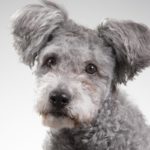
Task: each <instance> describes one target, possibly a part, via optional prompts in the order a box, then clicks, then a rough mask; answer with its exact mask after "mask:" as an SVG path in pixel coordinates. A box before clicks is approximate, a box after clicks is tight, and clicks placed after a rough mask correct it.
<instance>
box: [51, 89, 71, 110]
mask: <svg viewBox="0 0 150 150" xmlns="http://www.w3.org/2000/svg"><path fill="white" fill-rule="evenodd" d="M69 101H70V95H69V94H67V93H65V92H62V91H53V92H52V93H51V94H50V102H51V104H52V105H53V106H54V107H56V108H63V107H64V106H66V105H67V104H68V103H69Z"/></svg>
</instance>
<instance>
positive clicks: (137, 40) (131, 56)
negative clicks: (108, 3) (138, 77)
mask: <svg viewBox="0 0 150 150" xmlns="http://www.w3.org/2000/svg"><path fill="white" fill-rule="evenodd" d="M98 34H99V37H101V38H102V39H103V40H104V43H105V44H106V45H107V46H110V47H112V50H113V54H114V56H115V60H116V66H115V82H117V83H126V82H127V80H128V79H133V77H134V75H135V74H137V73H138V72H140V71H141V70H142V69H143V68H145V67H147V66H149V65H150V30H149V28H148V27H146V26H145V25H143V24H139V23H135V22H132V21H116V20H111V19H106V20H105V21H104V22H103V23H102V24H101V25H100V26H99V27H98Z"/></svg>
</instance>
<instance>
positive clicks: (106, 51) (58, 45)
mask: <svg viewBox="0 0 150 150" xmlns="http://www.w3.org/2000/svg"><path fill="white" fill-rule="evenodd" d="M12 28H13V35H14V46H15V48H16V50H17V52H18V54H19V56H20V58H21V60H22V61H23V63H25V64H27V65H29V66H30V67H31V69H32V70H33V72H34V75H35V77H36V80H37V85H36V87H37V90H36V91H37V93H36V95H37V97H36V99H37V104H36V109H37V112H38V113H39V114H40V115H41V116H42V118H43V123H44V125H46V126H48V127H50V128H51V132H49V133H48V137H47V138H46V142H45V144H44V149H45V150H150V127H149V126H148V125H146V123H145V120H144V118H143V115H142V114H141V112H140V111H139V110H138V109H137V108H136V107H135V106H134V105H133V104H131V103H130V102H129V101H128V100H127V98H126V96H125V95H124V94H123V93H122V92H120V90H119V89H118V84H119V83H124V84H125V83H126V82H127V81H128V80H131V79H133V77H134V76H135V75H136V74H138V73H139V72H140V71H141V70H142V69H144V68H145V67H147V66H149V65H150V30H149V28H148V27H147V26H145V25H143V24H140V23H136V22H133V21H117V20H114V19H106V20H105V21H104V22H102V23H101V25H99V27H98V29H97V30H92V29H88V28H85V27H83V26H81V25H77V24H76V23H75V22H73V21H72V20H71V19H69V18H68V15H67V13H66V11H65V10H64V9H62V8H61V7H60V6H58V5H57V4H54V3H52V2H49V1H46V0H43V4H41V5H28V6H26V7H24V8H23V9H21V10H19V11H17V13H16V14H15V15H14V16H13V25H12ZM51 57H56V58H57V59H56V60H57V63H56V64H55V65H54V66H52V67H51V68H48V67H47V66H45V61H46V60H47V58H51ZM89 64H94V65H95V66H96V67H97V70H96V73H95V74H88V73H87V72H86V69H85V68H86V67H87V66H88V65H89ZM54 90H59V91H63V92H65V93H67V94H69V95H71V101H70V102H69V104H68V105H67V106H65V108H64V109H63V110H57V111H56V110H55V109H54V108H53V105H52V104H51V103H50V102H49V96H50V94H51V93H52V92H53V91H54ZM55 111H56V112H55Z"/></svg>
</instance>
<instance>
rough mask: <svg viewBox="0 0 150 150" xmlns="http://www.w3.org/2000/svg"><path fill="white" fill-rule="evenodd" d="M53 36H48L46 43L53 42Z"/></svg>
mask: <svg viewBox="0 0 150 150" xmlns="http://www.w3.org/2000/svg"><path fill="white" fill-rule="evenodd" d="M53 38H54V37H53V35H52V34H49V35H48V37H47V42H51V41H52V40H53Z"/></svg>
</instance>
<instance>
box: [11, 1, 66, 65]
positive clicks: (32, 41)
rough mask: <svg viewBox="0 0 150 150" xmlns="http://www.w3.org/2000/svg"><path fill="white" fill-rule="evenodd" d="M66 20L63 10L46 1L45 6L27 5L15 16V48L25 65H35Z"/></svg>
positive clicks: (13, 25)
mask: <svg viewBox="0 0 150 150" xmlns="http://www.w3.org/2000/svg"><path fill="white" fill-rule="evenodd" d="M66 19H67V15H66V13H65V12H64V10H63V9H61V8H59V7H58V6H57V5H56V4H54V3H52V2H48V1H46V0H45V1H44V5H27V6H26V7H24V8H23V9H21V10H19V11H17V12H16V13H15V14H14V15H13V17H12V28H13V29H12V33H13V36H14V46H15V48H16V50H17V51H18V54H19V55H20V56H21V59H22V61H23V62H24V63H25V64H27V65H29V66H30V67H31V66H32V65H33V64H34V59H35V57H36V56H37V54H38V53H39V51H40V50H41V48H42V47H43V46H44V45H45V44H46V42H47V40H48V38H51V34H52V33H53V31H54V30H55V29H56V28H58V27H59V26H61V25H62V23H63V22H64V21H65V20H66Z"/></svg>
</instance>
